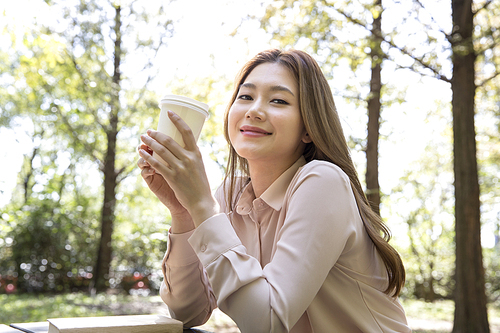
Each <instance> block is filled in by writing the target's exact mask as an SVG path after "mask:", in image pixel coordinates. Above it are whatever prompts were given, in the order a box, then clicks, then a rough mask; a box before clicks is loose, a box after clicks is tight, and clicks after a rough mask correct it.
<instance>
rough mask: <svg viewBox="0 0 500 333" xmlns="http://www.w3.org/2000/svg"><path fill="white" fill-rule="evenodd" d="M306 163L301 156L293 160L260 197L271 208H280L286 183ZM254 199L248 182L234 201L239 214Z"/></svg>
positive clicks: (286, 187) (250, 204) (247, 211)
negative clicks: (236, 200)
mask: <svg viewBox="0 0 500 333" xmlns="http://www.w3.org/2000/svg"><path fill="white" fill-rule="evenodd" d="M305 164H306V159H305V158H304V156H301V157H300V158H299V159H298V160H297V161H295V163H294V164H292V166H290V167H289V168H288V169H287V170H285V172H283V173H282V174H281V175H280V176H279V177H278V178H277V179H276V180H275V181H274V182H273V183H272V184H271V185H270V186H269V187H268V188H267V189H266V190H265V191H264V193H262V195H261V196H260V198H261V199H262V200H263V201H264V202H265V203H266V204H268V205H269V206H270V207H271V208H273V209H274V210H276V211H279V210H280V209H281V206H282V205H283V200H284V198H285V194H286V190H287V189H288V185H290V182H291V181H292V179H293V176H295V174H296V173H297V170H299V168H301V167H302V166H304V165H305ZM253 200H255V194H254V192H253V187H252V182H250V183H249V184H248V185H247V186H245V188H244V189H243V192H242V194H241V196H240V198H239V199H238V202H237V203H236V206H237V212H238V213H239V214H245V213H246V214H248V213H249V212H250V210H251V207H252V202H253Z"/></svg>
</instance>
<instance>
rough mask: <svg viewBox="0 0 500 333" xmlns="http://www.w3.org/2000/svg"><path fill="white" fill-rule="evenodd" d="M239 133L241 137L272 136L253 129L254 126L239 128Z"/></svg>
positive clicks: (261, 130)
mask: <svg viewBox="0 0 500 333" xmlns="http://www.w3.org/2000/svg"><path fill="white" fill-rule="evenodd" d="M240 132H241V133H242V134H243V135H247V136H266V135H271V134H272V133H269V132H268V131H266V130H264V129H262V128H259V127H255V126H248V125H244V126H241V127H240Z"/></svg>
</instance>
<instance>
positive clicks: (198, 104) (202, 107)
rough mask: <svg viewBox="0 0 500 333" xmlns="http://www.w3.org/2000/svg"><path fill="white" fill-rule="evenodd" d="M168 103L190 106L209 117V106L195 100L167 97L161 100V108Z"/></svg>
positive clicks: (184, 97) (173, 96)
mask: <svg viewBox="0 0 500 333" xmlns="http://www.w3.org/2000/svg"><path fill="white" fill-rule="evenodd" d="M168 103H174V104H188V105H189V106H191V107H194V109H195V110H197V111H199V112H201V113H203V114H205V116H208V104H205V103H202V102H199V101H197V100H195V99H192V98H189V97H186V96H179V95H165V96H163V97H162V98H161V100H160V107H161V105H162V104H168Z"/></svg>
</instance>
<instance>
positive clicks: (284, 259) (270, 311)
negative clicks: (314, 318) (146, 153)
mask: <svg viewBox="0 0 500 333" xmlns="http://www.w3.org/2000/svg"><path fill="white" fill-rule="evenodd" d="M282 209H284V210H286V211H285V214H286V217H285V220H284V224H283V226H282V227H281V229H280V230H279V234H278V242H277V244H276V252H275V254H274V256H273V258H272V260H271V262H270V263H269V264H267V265H266V266H265V267H264V268H262V267H261V266H260V263H259V262H258V260H257V259H255V258H254V257H252V256H250V255H248V254H247V252H246V249H245V247H244V246H243V245H242V244H241V241H240V240H239V238H238V236H237V235H236V233H235V231H234V229H233V228H232V226H231V223H230V221H229V219H228V217H227V215H225V214H219V215H216V216H214V217H212V218H210V219H208V220H206V221H205V222H203V223H202V224H201V225H200V226H199V227H198V228H197V229H196V230H195V231H194V233H193V235H192V236H191V237H190V239H189V242H190V244H191V246H192V247H193V249H194V251H195V252H196V254H197V255H198V257H199V259H200V261H201V263H202V264H203V266H204V267H205V268H206V270H207V272H208V276H209V278H210V283H211V285H212V287H213V290H214V293H215V295H216V297H217V299H218V305H219V307H220V308H221V310H222V311H224V312H226V313H227V314H228V315H229V316H230V317H232V318H233V320H234V321H235V322H236V323H237V324H238V327H239V328H240V329H241V331H242V332H243V333H248V332H288V331H289V330H290V329H291V328H292V327H293V326H294V325H295V323H296V322H297V321H298V320H299V318H300V317H301V316H302V314H303V313H304V312H305V311H306V309H307V307H308V306H309V304H311V302H312V300H313V299H314V297H315V295H316V294H317V293H318V291H319V289H320V288H321V286H322V284H323V282H324V281H325V279H326V277H327V275H328V273H329V271H330V270H331V268H332V267H333V265H334V264H335V263H336V262H337V260H338V258H339V256H340V255H341V253H342V252H343V251H344V250H345V249H346V248H347V247H348V246H349V245H348V244H350V243H351V242H350V238H351V237H354V235H355V230H356V228H355V227H354V226H353V221H354V219H355V218H356V216H358V218H359V215H358V209H357V205H356V202H355V199H354V195H353V193H352V190H351V187H350V182H349V179H348V177H347V176H346V175H345V174H344V173H343V172H342V171H341V170H340V169H338V168H337V167H336V166H334V165H333V164H331V165H329V163H319V164H314V165H313V166H312V167H311V166H309V165H306V166H305V167H304V168H302V170H301V171H299V172H298V174H297V175H296V176H295V177H294V179H293V180H292V183H291V184H290V186H289V188H288V191H287V194H286V196H285V202H284V204H283V207H282Z"/></svg>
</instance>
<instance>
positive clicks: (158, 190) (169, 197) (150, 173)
mask: <svg viewBox="0 0 500 333" xmlns="http://www.w3.org/2000/svg"><path fill="white" fill-rule="evenodd" d="M138 149H143V150H145V151H146V152H148V153H149V154H150V155H151V154H152V153H153V151H152V150H151V148H149V147H148V146H147V145H145V144H141V146H140V147H139V148H138ZM137 166H138V167H139V168H140V169H141V176H142V178H143V179H144V181H145V182H146V184H148V186H149V189H150V190H151V192H153V193H154V194H155V195H156V196H157V197H158V199H160V201H161V202H162V203H163V204H164V205H165V206H167V208H168V209H169V210H170V214H171V215H172V218H174V217H175V216H186V215H189V213H188V211H187V210H186V208H184V207H183V206H182V205H181V203H180V202H179V200H177V198H176V197H175V194H174V191H172V189H171V188H170V186H169V185H168V183H167V182H166V181H165V179H164V178H163V176H162V175H161V174H159V173H157V172H156V171H155V169H153V168H152V167H151V165H149V163H148V162H146V161H145V160H144V159H143V158H142V157H141V158H140V159H139V161H138V162H137Z"/></svg>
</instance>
